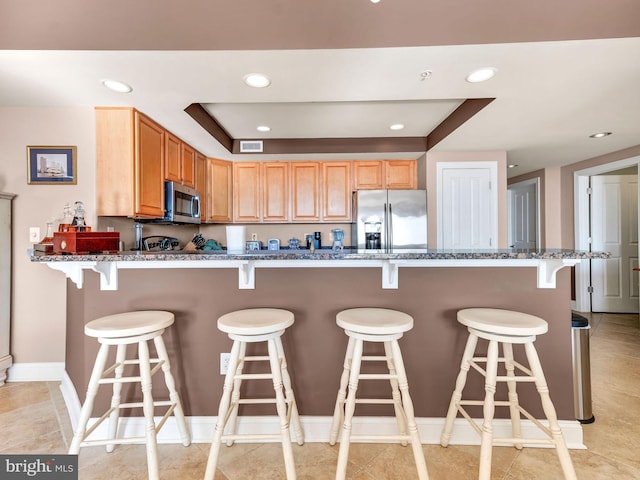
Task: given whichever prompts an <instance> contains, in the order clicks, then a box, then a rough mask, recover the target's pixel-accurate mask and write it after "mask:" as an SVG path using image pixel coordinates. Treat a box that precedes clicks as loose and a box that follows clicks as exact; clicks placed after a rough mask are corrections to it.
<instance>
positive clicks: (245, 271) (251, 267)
mask: <svg viewBox="0 0 640 480" xmlns="http://www.w3.org/2000/svg"><path fill="white" fill-rule="evenodd" d="M238 288H239V289H241V290H253V289H255V288H256V265H255V262H252V261H246V262H241V263H240V265H238Z"/></svg>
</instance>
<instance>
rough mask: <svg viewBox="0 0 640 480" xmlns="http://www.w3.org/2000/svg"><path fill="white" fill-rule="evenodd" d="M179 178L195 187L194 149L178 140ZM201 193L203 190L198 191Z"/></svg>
mask: <svg viewBox="0 0 640 480" xmlns="http://www.w3.org/2000/svg"><path fill="white" fill-rule="evenodd" d="M180 160H181V162H180V167H181V168H180V178H181V179H182V183H184V184H185V185H187V186H188V187H192V188H195V187H196V151H195V150H194V149H193V148H192V147H191V146H190V145H187V144H186V143H184V142H180ZM200 193H203V192H200Z"/></svg>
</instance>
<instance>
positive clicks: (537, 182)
mask: <svg viewBox="0 0 640 480" xmlns="http://www.w3.org/2000/svg"><path fill="white" fill-rule="evenodd" d="M525 185H535V187H536V248H537V249H538V250H539V249H540V248H541V243H540V242H541V233H540V230H541V228H540V179H539V178H538V177H536V178H530V179H529V180H523V181H521V182H515V183H510V184H509V185H507V237H508V241H507V243H508V244H509V246H511V245H512V244H513V238H512V237H511V232H512V229H511V227H512V225H511V209H512V208H513V205H512V202H513V194H512V193H511V187H515V186H525ZM509 248H511V247H509Z"/></svg>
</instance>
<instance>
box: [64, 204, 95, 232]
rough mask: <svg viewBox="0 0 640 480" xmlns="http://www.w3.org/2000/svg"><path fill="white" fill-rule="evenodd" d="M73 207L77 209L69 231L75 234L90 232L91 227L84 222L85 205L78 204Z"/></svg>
mask: <svg viewBox="0 0 640 480" xmlns="http://www.w3.org/2000/svg"><path fill="white" fill-rule="evenodd" d="M73 206H74V208H75V212H74V214H73V220H72V221H71V226H70V227H69V229H70V230H71V231H75V232H90V231H91V227H89V226H87V224H86V223H85V221H84V216H85V209H84V203H82V202H76V203H75V204H74V205H73Z"/></svg>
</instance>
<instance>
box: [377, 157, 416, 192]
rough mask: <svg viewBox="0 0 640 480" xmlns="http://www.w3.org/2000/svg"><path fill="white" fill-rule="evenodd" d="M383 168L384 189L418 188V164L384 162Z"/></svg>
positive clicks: (409, 161) (406, 161)
mask: <svg viewBox="0 0 640 480" xmlns="http://www.w3.org/2000/svg"><path fill="white" fill-rule="evenodd" d="M385 168H386V173H385V178H386V182H387V185H386V188H388V189H398V190H401V189H408V190H413V189H416V188H418V163H417V162H416V161H415V160H386V161H385Z"/></svg>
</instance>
